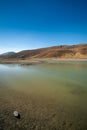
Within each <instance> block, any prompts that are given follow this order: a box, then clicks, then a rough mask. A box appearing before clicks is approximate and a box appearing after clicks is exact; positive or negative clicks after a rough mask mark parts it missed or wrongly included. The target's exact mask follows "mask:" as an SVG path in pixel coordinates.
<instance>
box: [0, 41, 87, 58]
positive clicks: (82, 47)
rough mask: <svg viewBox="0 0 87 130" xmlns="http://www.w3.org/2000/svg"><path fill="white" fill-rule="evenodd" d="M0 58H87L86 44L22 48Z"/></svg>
mask: <svg viewBox="0 0 87 130" xmlns="http://www.w3.org/2000/svg"><path fill="white" fill-rule="evenodd" d="M0 58H1V59H11V60H12V59H15V60H19V59H20V60H28V59H36V58H37V59H43V58H65V59H68V58H73V59H77V58H78V59H87V44H78V45H71V46H68V45H64V46H62V45H61V46H53V47H48V48H40V49H35V50H24V51H20V52H18V53H15V54H14V55H4V56H1V57H0Z"/></svg>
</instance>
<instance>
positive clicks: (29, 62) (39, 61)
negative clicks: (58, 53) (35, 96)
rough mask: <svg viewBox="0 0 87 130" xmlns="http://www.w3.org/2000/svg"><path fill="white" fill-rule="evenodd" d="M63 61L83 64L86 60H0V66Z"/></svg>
mask: <svg viewBox="0 0 87 130" xmlns="http://www.w3.org/2000/svg"><path fill="white" fill-rule="evenodd" d="M57 61H58V62H61V61H64V62H68V61H71V62H74V61H75V62H76V61H77V62H79V61H80V62H83V61H84V62H85V61H87V59H55V58H53V59H30V60H3V61H2V60H1V61H0V64H20V65H35V64H42V63H51V62H52V63H57Z"/></svg>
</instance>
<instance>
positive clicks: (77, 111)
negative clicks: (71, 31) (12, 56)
mask: <svg viewBox="0 0 87 130" xmlns="http://www.w3.org/2000/svg"><path fill="white" fill-rule="evenodd" d="M0 106H1V108H0V113H1V115H0V121H1V123H0V124H1V126H0V127H1V128H3V129H6V128H8V129H7V130H10V129H30V130H34V129H35V130H39V129H41V130H62V129H64V130H66V129H67V130H87V125H86V122H87V62H85V61H83V62H80V61H78V62H74V61H73V62H68V61H67V62H57V63H56V62H55V63H53V62H49V63H46V64H41V65H30V66H20V65H0ZM14 110H18V111H19V112H20V113H21V115H22V117H21V120H20V121H16V123H15V119H14V117H13V115H12V112H13V111H14ZM7 120H8V121H7Z"/></svg>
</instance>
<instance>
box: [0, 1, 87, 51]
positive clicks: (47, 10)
mask: <svg viewBox="0 0 87 130" xmlns="http://www.w3.org/2000/svg"><path fill="white" fill-rule="evenodd" d="M78 43H87V0H0V53H3V52H7V51H20V50H24V49H35V48H41V47H47V46H55V45H61V44H62V45H63V44H78Z"/></svg>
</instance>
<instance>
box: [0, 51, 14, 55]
mask: <svg viewBox="0 0 87 130" xmlns="http://www.w3.org/2000/svg"><path fill="white" fill-rule="evenodd" d="M14 54H16V53H15V52H6V53H3V54H0V56H12V55H14Z"/></svg>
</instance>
